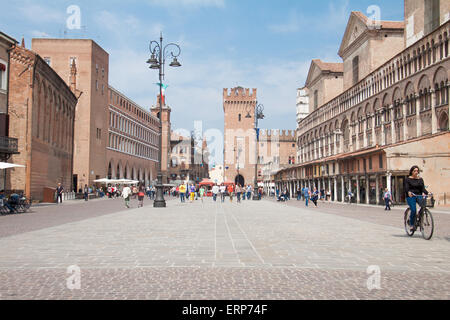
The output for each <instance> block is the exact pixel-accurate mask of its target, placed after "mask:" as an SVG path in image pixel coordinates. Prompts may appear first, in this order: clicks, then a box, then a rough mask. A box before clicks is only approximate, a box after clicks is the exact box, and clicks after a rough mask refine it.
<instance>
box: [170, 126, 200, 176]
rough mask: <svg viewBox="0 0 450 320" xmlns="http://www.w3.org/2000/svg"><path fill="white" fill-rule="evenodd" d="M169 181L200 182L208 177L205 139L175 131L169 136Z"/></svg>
mask: <svg viewBox="0 0 450 320" xmlns="http://www.w3.org/2000/svg"><path fill="white" fill-rule="evenodd" d="M170 147H171V153H170V166H169V174H168V178H169V183H172V184H180V183H181V182H185V181H189V182H190V183H198V182H201V181H202V180H203V179H204V178H208V177H209V166H208V151H207V146H206V141H205V140H202V141H201V142H199V141H196V139H195V137H194V136H193V135H191V136H190V137H184V136H182V135H180V134H178V133H176V132H173V131H172V133H171V138H170Z"/></svg>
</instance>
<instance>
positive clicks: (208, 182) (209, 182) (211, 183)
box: [200, 179, 215, 186]
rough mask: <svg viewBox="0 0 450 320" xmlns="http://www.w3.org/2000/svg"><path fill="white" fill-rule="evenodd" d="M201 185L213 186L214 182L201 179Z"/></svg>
mask: <svg viewBox="0 0 450 320" xmlns="http://www.w3.org/2000/svg"><path fill="white" fill-rule="evenodd" d="M200 185H201V186H213V185H215V183H214V182H213V181H211V180H209V179H203V181H202V182H200Z"/></svg>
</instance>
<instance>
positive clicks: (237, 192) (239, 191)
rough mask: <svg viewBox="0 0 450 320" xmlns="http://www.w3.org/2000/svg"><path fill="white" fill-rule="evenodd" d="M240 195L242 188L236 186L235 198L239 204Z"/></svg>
mask: <svg viewBox="0 0 450 320" xmlns="http://www.w3.org/2000/svg"><path fill="white" fill-rule="evenodd" d="M241 194H242V188H241V185H240V184H238V185H237V186H236V198H237V202H238V203H241Z"/></svg>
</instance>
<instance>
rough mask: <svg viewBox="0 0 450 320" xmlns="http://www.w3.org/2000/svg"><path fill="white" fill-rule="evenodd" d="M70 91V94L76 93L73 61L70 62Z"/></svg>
mask: <svg viewBox="0 0 450 320" xmlns="http://www.w3.org/2000/svg"><path fill="white" fill-rule="evenodd" d="M70 90H72V92H76V91H77V66H76V64H75V60H73V61H72V66H71V67H70Z"/></svg>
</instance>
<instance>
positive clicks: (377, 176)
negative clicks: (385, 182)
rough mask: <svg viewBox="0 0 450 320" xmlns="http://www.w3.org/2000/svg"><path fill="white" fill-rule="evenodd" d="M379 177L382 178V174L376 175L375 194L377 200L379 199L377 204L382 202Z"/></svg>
mask: <svg viewBox="0 0 450 320" xmlns="http://www.w3.org/2000/svg"><path fill="white" fill-rule="evenodd" d="M379 179H380V176H379V175H376V176H375V189H376V190H375V194H376V198H377V199H376V200H377V202H376V204H377V205H378V204H380V181H379Z"/></svg>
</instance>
